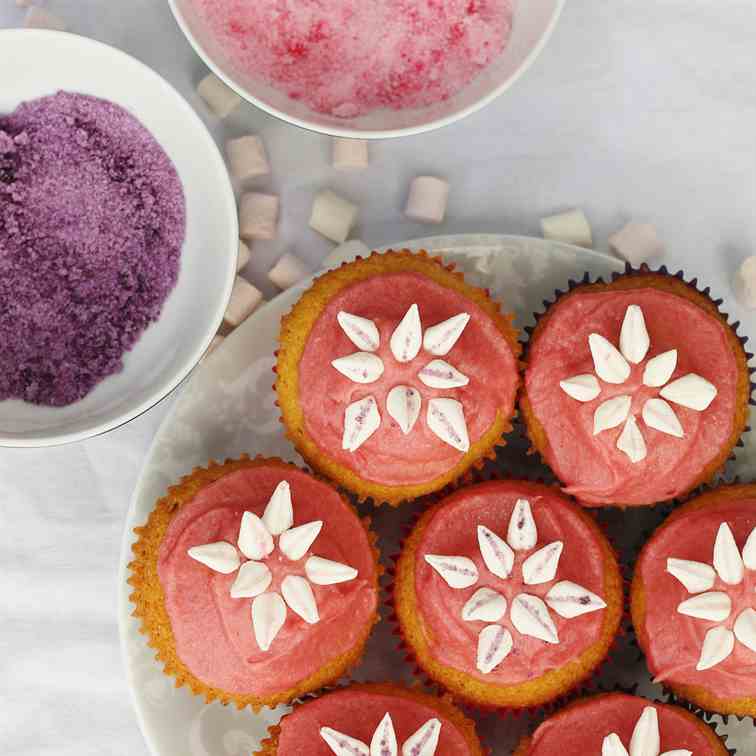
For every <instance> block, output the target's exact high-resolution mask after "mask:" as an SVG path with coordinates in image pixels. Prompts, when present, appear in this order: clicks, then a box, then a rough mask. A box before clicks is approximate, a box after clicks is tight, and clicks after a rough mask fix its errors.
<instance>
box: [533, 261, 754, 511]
mask: <svg viewBox="0 0 756 756" xmlns="http://www.w3.org/2000/svg"><path fill="white" fill-rule="evenodd" d="M653 275H658V276H664V277H669V278H673V279H676V280H677V281H679V282H680V283H682V284H684V285H685V286H686V287H687V288H688V289H690V290H691V291H692V292H695V293H696V294H697V295H699V296H702V297H704V298H706V300H708V301H709V302H710V303H711V304H712V305H713V306H714V308H715V310H716V313H717V314H718V315H719V317H720V319H721V320H722V322H723V323H724V324H725V325H726V326H727V327H728V328H729V329H730V331H731V332H732V334H733V335H734V337H735V338H736V339H737V341H738V342H739V344H740V346H741V348H742V350H743V357H744V362H745V364H744V367H745V370H746V371H747V374H748V386H747V404H748V405H749V406H756V399H754V391H755V390H756V381H755V380H754V373H756V366H752V365H750V364H749V363H750V360H751V359H752V357H753V353H752V352H748V351H746V349H745V346H746V344H747V343H748V337H747V336H744V335H742V334H740V333H738V329H739V328H740V325H741V324H740V321H735V322H732V323H731V322H730V316H729V315H728V314H727V313H726V312H723V311H722V310H721V305H722V304H723V302H724V300H723V299H721V298H718V299H715V298H713V297H712V296H711V288H710V287H709V286H706V287H704V288H698V278H691V279H688V278H687V277H686V276H685V273H684V271H683V270H678V271H677V272H675V273H670V272H669V270H668V269H667V266H666V265H661V266H659V267H658V268H651V267H649V266H648V265H647V264H646V263H643V264H641V265H640V266H639V267H634V266H633V265H631V264H630V263H625V269H624V270H623V271H622V272H615V273H612V274H611V276H609V279H608V281H607V280H605V279H604V277H602V276H598V277H596V278H593V277H592V276H591V274H590V273H589V272H586V273H585V274H584V275H583V277H582V278H580V279H569V280H568V281H567V286H566V288H565V289H555V290H554V296H553V297H552V299H550V300H549V299H544V300H543V310H542V311H540V312H534V313H533V319H534V321H535V323H534V325H530V326H525V327H524V328H523V331H524V332H525V334H526V336H527V340H525V341H523V345H522V346H523V353H522V362H523V364H524V368H523V372H524V371H525V370H526V369H527V358H528V353H529V350H530V346H531V342H532V338H533V334H534V332H535V330H536V328H537V327H538V324H539V322H540V321H541V319H542V318H543V317H544V316H545V315H546V313H547V312H548V311H549V309H550V308H551V307H552V306H553V305H555V304H556V303H557V302H558V301H559V300H560V299H561V298H562V297H564V296H565V295H567V294H570V293H571V292H573V291H574V290H575V289H578V288H580V287H582V286H585V285H590V284H611V283H614V282H615V281H617V280H618V279H623V278H631V277H642V276H653ZM744 388H745V387H744ZM525 398H526V393H525V381H524V378H523V380H522V381H521V384H520V396H519V397H518V406H519V407H520V413H519V414H520V419H521V422H522V425H523V426H524V430H525V435H526V437H527V439H528V441H529V443H530V449H529V452H528V453H529V454H538V456H539V458H540V459H541V461H542V463H543V464H544V465H545V466H547V467H548V462H547V461H546V459H545V458H544V457H543V455H542V453H541V451H540V450H539V449H538V447H537V445H536V441H535V439H534V438H533V435H532V431H531V429H530V427H529V426H528V424H527V421H526V420H525V418H524V417H523V414H524V413H523V408H522V403H523V401H524V400H525ZM738 425H739V427H738V428H737V434H734V438H733V440H732V442H731V444H730V445H729V447H728V449H727V451H726V453H725V454H724V455H720V458H718V459H717V460H715V462H714V463H713V464H712V465H710V467H711V469H710V470H709V468H707V471H706V472H705V474H703V475H702V477H701V479H700V480H698V481H696V482H694V484H693V486H692V487H691V488H690V490H688V491H686V492H684V493H683V494H681V495H680V496H677V497H675V498H673V499H669V500H665V501H659V502H655V503H653V504H647V505H622V504H615V503H612V504H603V505H595V507H594V505H591V506H592V507H594V508H597V509H599V508H602V507H617V508H621V509H642V508H654V507H658V506H659V505H661V504H672V505H673V506H678V505H679V504H680V503H684V502H686V501H688V500H689V499H690V498H691V497H692V496H694V495H695V494H696V492H697V491H698V489H699V488H700V487H701V486H702V485H705V484H707V483H710V482H712V481H714V480H715V479H716V478H717V477H718V476H719V475H721V474H722V472H723V471H724V469H725V467H726V464H727V462H729V461H732V460H734V459H735V458H736V452H735V450H736V449H737V448H742V447H743V446H744V441H743V435H744V434H745V433H747V432H749V431H750V430H751V428H750V426H749V425H748V413H747V412H746V416H745V418H744V419H743V422H742V424H738Z"/></svg>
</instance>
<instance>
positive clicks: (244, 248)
mask: <svg viewBox="0 0 756 756" xmlns="http://www.w3.org/2000/svg"><path fill="white" fill-rule="evenodd" d="M251 258H252V250H250V248H249V245H247V244H245V243H244V242H243V241H242V240H241V239H239V253H238V254H237V256H236V272H237V273H239V271H242V270H244V268H246V267H247V265H248V263H249V261H250V259H251Z"/></svg>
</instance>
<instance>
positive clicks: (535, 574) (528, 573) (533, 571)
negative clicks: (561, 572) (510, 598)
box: [522, 541, 564, 585]
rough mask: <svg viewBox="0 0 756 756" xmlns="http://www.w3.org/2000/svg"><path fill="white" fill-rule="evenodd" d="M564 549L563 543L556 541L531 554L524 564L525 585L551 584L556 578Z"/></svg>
mask: <svg viewBox="0 0 756 756" xmlns="http://www.w3.org/2000/svg"><path fill="white" fill-rule="evenodd" d="M563 548H564V544H563V543H562V541H554V542H553V543H550V544H548V546H544V547H543V548H541V549H538V551H536V552H535V554H531V555H530V556H529V557H528V558H527V559H526V560H525V561H524V562H523V563H522V580H523V582H524V583H525V585H541V584H542V583H549V582H551V581H552V580H553V579H554V578H555V577H556V574H557V569H558V568H559V558H560V557H561V556H562V549H563Z"/></svg>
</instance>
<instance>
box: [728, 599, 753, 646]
mask: <svg viewBox="0 0 756 756" xmlns="http://www.w3.org/2000/svg"><path fill="white" fill-rule="evenodd" d="M732 629H733V632H734V633H735V637H736V638H737V639H738V640H739V641H740V642H741V643H742V644H743V645H744V646H745V647H746V648H750V649H751V651H756V611H755V610H753V609H744V610H743V611H742V612H741V613H740V614H739V615H738V618H737V619H736V620H735V625H734V627H733V628H732Z"/></svg>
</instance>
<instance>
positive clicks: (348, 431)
mask: <svg viewBox="0 0 756 756" xmlns="http://www.w3.org/2000/svg"><path fill="white" fill-rule="evenodd" d="M380 425H381V415H380V413H379V412H378V403H377V402H376V401H375V397H374V396H366V397H364V398H363V399H358V400H357V401H356V402H352V403H351V404H350V405H349V406H348V407H347V408H346V410H344V436H343V438H342V440H341V448H342V449H347V450H349V451H351V452H354V451H357V449H359V448H360V447H361V446H362V445H363V444H364V443H365V441H367V440H368V439H369V438H370V436H372V435H373V433H375V432H376V431H377V430H378V428H379V427H380Z"/></svg>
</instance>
